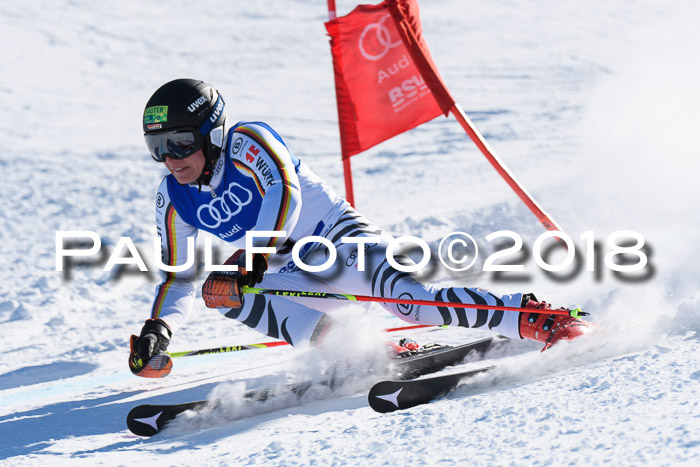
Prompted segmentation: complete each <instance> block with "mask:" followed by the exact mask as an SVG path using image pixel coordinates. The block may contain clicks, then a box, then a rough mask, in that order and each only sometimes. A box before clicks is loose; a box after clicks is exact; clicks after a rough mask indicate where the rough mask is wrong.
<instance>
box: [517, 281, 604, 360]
mask: <svg viewBox="0 0 700 467" xmlns="http://www.w3.org/2000/svg"><path fill="white" fill-rule="evenodd" d="M521 306H522V307H523V308H532V312H531V313H528V312H521V313H520V323H519V329H520V337H522V338H523V339H531V340H534V341H537V342H544V344H545V345H544V348H543V349H542V351H543V352H544V351H545V350H547V349H548V348H550V347H551V346H553V345H554V344H556V343H557V342H559V341H562V340H566V341H570V340H574V339H576V338H577V337H579V336H582V335H584V334H588V333H590V332H591V331H592V330H593V329H594V328H595V325H594V324H592V323H588V322H586V321H581V320H580V319H578V318H574V317H572V316H566V315H552V314H547V310H551V309H552V305H550V304H549V303H547V302H544V301H542V302H539V301H537V298H536V297H535V296H534V294H523V299H522V304H521ZM560 309H561V310H566V308H560Z"/></svg>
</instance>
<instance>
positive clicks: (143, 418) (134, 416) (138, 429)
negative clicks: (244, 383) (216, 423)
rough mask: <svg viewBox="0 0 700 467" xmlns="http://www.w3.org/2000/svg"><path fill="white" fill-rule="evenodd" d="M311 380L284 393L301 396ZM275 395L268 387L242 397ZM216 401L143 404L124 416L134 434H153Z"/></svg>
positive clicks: (212, 404)
mask: <svg viewBox="0 0 700 467" xmlns="http://www.w3.org/2000/svg"><path fill="white" fill-rule="evenodd" d="M312 385H313V383H312V382H311V381H302V382H300V383H293V384H288V385H286V386H285V389H284V393H285V394H289V393H290V392H291V393H293V394H295V395H296V396H297V397H301V396H303V395H304V394H305V393H306V391H308V390H309V388H311V386H312ZM274 395H275V392H274V391H272V390H270V389H267V388H265V389H255V390H251V391H248V392H246V393H245V395H244V397H245V398H246V399H249V400H254V401H259V402H262V401H265V400H267V399H268V398H269V397H272V396H274ZM217 405H218V401H216V400H206V399H205V400H201V401H194V402H185V403H183V404H144V405H139V406H136V407H134V408H133V409H131V410H130V411H129V413H128V414H127V416H126V426H127V428H129V431H131V432H132V433H133V434H135V435H139V436H153V435H155V434H156V433H158V432H159V431H160V430H162V429H163V427H164V426H165V425H166V424H167V423H168V422H169V421H171V420H172V419H174V418H175V417H177V416H178V415H180V414H181V413H182V412H185V411H187V410H194V411H199V410H203V409H205V408H212V409H213V408H216V406H217Z"/></svg>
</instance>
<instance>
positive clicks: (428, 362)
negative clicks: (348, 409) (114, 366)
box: [126, 337, 500, 436]
mask: <svg viewBox="0 0 700 467" xmlns="http://www.w3.org/2000/svg"><path fill="white" fill-rule="evenodd" d="M499 340H500V339H499V338H496V337H489V338H487V339H482V340H479V341H476V342H471V343H469V344H464V345H458V346H448V345H436V344H431V345H427V346H424V347H423V348H421V349H420V350H417V351H412V352H404V353H402V354H399V356H398V357H397V358H396V360H395V361H393V362H392V366H391V370H390V375H392V376H393V377H395V378H403V379H409V378H417V377H418V376H421V375H426V374H430V373H435V372H436V371H440V370H442V369H443V368H445V367H447V366H450V365H455V364H458V363H461V362H462V361H463V360H464V359H465V358H466V357H467V355H469V354H471V353H474V354H483V353H484V352H485V351H486V350H488V349H489V348H490V347H491V346H492V345H493V344H494V343H495V342H497V341H499ZM324 384H326V385H327V386H329V387H331V388H334V387H338V386H341V385H342V381H336V380H335V379H333V378H331V379H330V380H329V381H327V382H325V383H324ZM312 385H313V382H312V381H302V382H299V383H293V384H288V385H287V386H285V388H284V394H288V393H290V392H291V393H293V394H295V395H296V396H297V397H302V396H303V395H304V394H305V393H306V391H307V390H308V389H309V388H310V387H311V386H312ZM275 394H276V393H275V391H273V390H270V389H258V390H252V391H249V392H247V393H246V395H245V397H246V398H247V399H250V400H255V401H264V400H266V399H268V398H269V397H272V396H274V395H275ZM216 403H217V402H216V401H208V400H201V401H195V402H187V403H183V404H145V405H139V406H137V407H134V408H133V409H131V411H130V412H129V414H128V415H127V417H126V425H127V427H128V428H129V430H130V431H131V432H132V433H134V434H136V435H139V436H153V435H155V434H156V433H158V432H159V431H160V430H161V429H162V428H163V427H164V426H165V425H166V424H167V423H168V422H169V421H170V420H172V419H174V418H175V417H177V416H178V415H179V414H181V413H182V412H185V411H186V410H195V411H197V410H202V409H204V408H208V407H215V405H216Z"/></svg>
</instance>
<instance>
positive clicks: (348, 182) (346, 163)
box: [328, 0, 355, 207]
mask: <svg viewBox="0 0 700 467" xmlns="http://www.w3.org/2000/svg"><path fill="white" fill-rule="evenodd" d="M337 17H338V13H337V12H336V8H335V0H328V19H329V20H331V21H333V20H334V19H336V18H337ZM338 111H339V112H340V109H339V110H338ZM343 177H344V178H345V200H346V201H347V202H348V203H350V206H352V207H355V192H354V190H353V187H352V167H351V166H350V157H345V154H343Z"/></svg>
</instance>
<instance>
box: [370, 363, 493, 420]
mask: <svg viewBox="0 0 700 467" xmlns="http://www.w3.org/2000/svg"><path fill="white" fill-rule="evenodd" d="M493 368H494V367H491V366H489V367H483V368H477V369H475V370H469V371H462V372H460V373H453V374H449V375H443V376H433V377H431V378H424V379H415V380H410V381H403V380H397V381H380V382H379V383H377V384H375V385H374V386H372V389H370V391H369V394H368V395H367V400H368V402H369V405H370V407H372V408H373V409H374V410H375V411H377V412H379V413H387V412H394V411H395V410H403V409H408V408H411V407H415V406H416V405H420V404H427V403H428V402H431V401H434V400H435V399H437V398H439V397H442V396H444V395H446V394H447V393H449V392H450V391H452V390H453V389H455V388H456V387H457V386H459V385H460V383H462V382H463V381H464V380H466V379H469V378H470V377H472V376H474V375H477V374H480V373H484V372H487V371H490V370H492V369H493Z"/></svg>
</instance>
